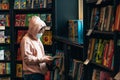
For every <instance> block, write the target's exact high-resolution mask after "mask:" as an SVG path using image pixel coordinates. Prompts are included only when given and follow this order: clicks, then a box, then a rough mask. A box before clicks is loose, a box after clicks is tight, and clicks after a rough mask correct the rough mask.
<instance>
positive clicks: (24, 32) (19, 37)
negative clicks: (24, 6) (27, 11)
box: [17, 30, 27, 43]
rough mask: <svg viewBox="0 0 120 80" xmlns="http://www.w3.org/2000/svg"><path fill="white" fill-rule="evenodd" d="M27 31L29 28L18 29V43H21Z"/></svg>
mask: <svg viewBox="0 0 120 80" xmlns="http://www.w3.org/2000/svg"><path fill="white" fill-rule="evenodd" d="M26 33H27V30H18V32H17V43H20V41H21V40H22V38H23V36H24V35H25V34H26Z"/></svg>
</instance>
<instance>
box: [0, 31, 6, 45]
mask: <svg viewBox="0 0 120 80" xmlns="http://www.w3.org/2000/svg"><path fill="white" fill-rule="evenodd" d="M0 43H5V31H0Z"/></svg>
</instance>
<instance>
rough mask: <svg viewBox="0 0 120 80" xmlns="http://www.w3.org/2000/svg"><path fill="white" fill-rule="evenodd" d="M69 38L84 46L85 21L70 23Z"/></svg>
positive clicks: (70, 21)
mask: <svg viewBox="0 0 120 80" xmlns="http://www.w3.org/2000/svg"><path fill="white" fill-rule="evenodd" d="M68 38H69V39H70V40H72V41H76V42H78V43H80V44H83V20H69V21H68Z"/></svg>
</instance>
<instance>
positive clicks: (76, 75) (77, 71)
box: [69, 59, 84, 80]
mask: <svg viewBox="0 0 120 80" xmlns="http://www.w3.org/2000/svg"><path fill="white" fill-rule="evenodd" d="M70 63H71V65H70V67H71V68H70V70H69V76H70V78H71V79H70V80H83V72H84V71H83V70H84V64H83V62H81V61H79V60H76V59H72V60H71V62H70Z"/></svg>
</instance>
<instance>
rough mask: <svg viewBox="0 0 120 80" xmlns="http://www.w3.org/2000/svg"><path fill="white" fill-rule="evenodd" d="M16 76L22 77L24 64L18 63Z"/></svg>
mask: <svg viewBox="0 0 120 80" xmlns="http://www.w3.org/2000/svg"><path fill="white" fill-rule="evenodd" d="M16 76H17V77H22V64H16Z"/></svg>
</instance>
